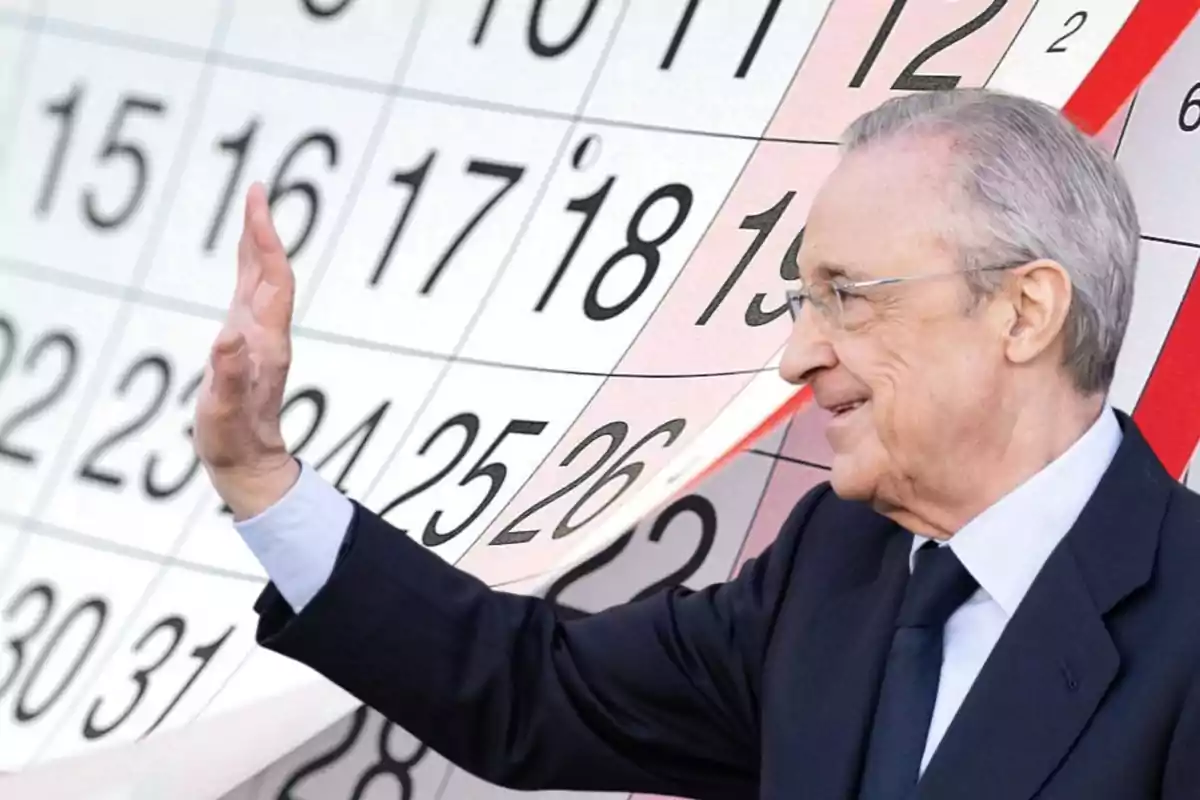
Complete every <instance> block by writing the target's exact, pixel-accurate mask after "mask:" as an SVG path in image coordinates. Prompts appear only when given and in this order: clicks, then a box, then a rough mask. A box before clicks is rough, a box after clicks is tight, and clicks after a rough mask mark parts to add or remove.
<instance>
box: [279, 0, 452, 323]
mask: <svg viewBox="0 0 1200 800" xmlns="http://www.w3.org/2000/svg"><path fill="white" fill-rule="evenodd" d="M429 3H430V0H421V5H420V7H419V8H418V9H417V14H416V17H415V18H414V21H413V26H412V29H411V30H410V31H409V32H408V38H407V40H406V41H405V42H404V50H403V52H402V53H401V54H400V58H399V59H397V60H396V67H395V69H394V70H393V72H392V84H393V85H397V86H399V85H402V84H403V82H404V76H405V75H406V74H407V72H408V68H409V66H410V65H411V64H412V59H413V56H414V55H415V54H416V52H417V44H418V43H419V42H420V40H421V30H422V28H423V26H424V23H425V18H426V16H427V15H428V12H429ZM396 96H397V95H396V94H395V93H392V92H388V93H387V94H386V95H384V98H383V101H382V102H381V103H380V105H379V110H378V111H377V112H376V116H375V123H374V125H373V126H372V127H371V133H370V134H369V135H368V136H367V144H366V146H365V147H364V148H363V152H362V157H361V158H360V159H359V162H358V169H357V170H356V171H355V173H354V175H353V177H351V179H350V188H349V189H348V190H347V192H346V198H345V199H344V200H343V201H342V208H341V213H340V214H339V215H338V217H337V219H335V220H334V222H333V227H332V229H331V231H330V234H329V241H328V242H326V244H325V249H324V250H323V251H322V252H321V255H320V257H319V258H318V259H317V263H316V264H315V265H314V266H313V271H312V278H311V279H310V281H309V288H308V291H307V293H306V294H305V296H304V297H301V298H299V299H298V301H297V302H296V304H295V307H294V310H293V313H292V319H293V322H294V323H296V324H299V323H302V322H303V320H304V317H305V315H306V314H307V313H308V310H309V308H310V306H311V305H312V303H313V301H314V299H315V298H316V296H317V293H318V292H319V291H320V289H321V283H322V281H323V280H324V279H325V276H326V274H327V273H328V270H329V265H330V264H331V263H332V262H333V256H334V254H335V253H336V252H337V247H338V244H340V243H341V239H342V234H343V233H345V231H346V225H347V224H348V223H349V222H350V217H351V216H352V214H353V211H354V208H355V206H356V204H357V203H358V197H359V194H361V193H362V187H363V185H364V184H365V183H366V180H367V174H368V173H369V172H370V168H371V161H372V160H373V159H374V158H375V153H376V151H377V150H378V149H379V144H380V142H381V141H382V140H383V132H384V131H385V130H387V125H388V120H389V118H390V117H391V114H392V106H393V105H394V104H395V101H396Z"/></svg>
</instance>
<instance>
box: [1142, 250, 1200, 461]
mask: <svg viewBox="0 0 1200 800" xmlns="http://www.w3.org/2000/svg"><path fill="white" fill-rule="evenodd" d="M1197 353H1200V279H1198V278H1197V273H1193V275H1192V280H1191V283H1190V284H1189V285H1188V289H1187V293H1186V294H1185V295H1184V297H1183V302H1182V303H1181V304H1180V306H1179V313H1178V314H1176V316H1175V322H1174V324H1173V325H1172V326H1171V331H1170V333H1169V334H1167V340H1166V342H1165V343H1164V344H1163V347H1162V351H1161V352H1160V353H1159V356H1158V360H1157V361H1156V362H1155V364H1154V369H1153V371H1152V372H1151V373H1150V380H1148V381H1147V382H1146V388H1145V390H1143V392H1142V396H1141V399H1139V400H1138V404H1137V406H1136V408H1135V409H1134V412H1133V419H1134V421H1135V422H1136V423H1137V424H1138V427H1139V428H1140V429H1141V431H1142V434H1143V435H1144V436H1145V437H1146V440H1147V441H1149V442H1150V446H1151V447H1153V448H1154V451H1155V452H1156V453H1157V454H1158V457H1159V460H1161V461H1162V462H1163V466H1165V467H1166V468H1167V470H1168V471H1169V472H1170V473H1171V474H1172V475H1174V476H1175V477H1177V478H1178V477H1182V476H1183V471H1184V469H1185V468H1186V467H1187V464H1188V461H1189V460H1190V459H1191V457H1192V453H1193V452H1194V451H1195V449H1196V442H1197V440H1198V439H1200V403H1197V402H1196V398H1197V397H1198V396H1200V370H1198V369H1197V368H1196V354H1197Z"/></svg>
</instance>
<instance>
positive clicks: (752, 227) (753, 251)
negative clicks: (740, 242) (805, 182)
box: [695, 192, 796, 325]
mask: <svg viewBox="0 0 1200 800" xmlns="http://www.w3.org/2000/svg"><path fill="white" fill-rule="evenodd" d="M795 196H796V193H795V192H787V193H786V194H784V195H783V196H782V197H780V198H779V200H778V201H777V202H776V203H775V205H773V206H771V207H770V208H768V209H767V210H766V211H760V212H759V213H757V214H747V215H746V216H745V217H743V218H742V222H741V224H740V225H738V229H739V230H743V231H757V233H756V234H755V236H754V239H753V240H752V241H751V242H750V245H749V246H748V247H747V248H746V252H744V253H742V257H741V258H740V259H738V263H737V264H735V265H734V267H733V270H732V271H731V272H730V273H729V277H728V278H726V279H725V282H724V283H722V284H721V288H720V289H718V290H717V293H716V294H715V295H713V299H712V300H710V301H709V303H708V305H707V306H705V308H704V310H703V311H701V312H700V316H699V317H697V318H696V322H695V324H696V325H706V324H708V321H709V320H710V319H712V316H713V314H715V313H716V311H717V309H718V308H720V307H721V303H723V302H725V298H726V297H727V296H728V295H729V292H730V291H731V290H732V289H733V287H734V284H736V283H737V282H738V280H739V279H740V278H741V277H742V273H744V272H745V271H746V268H747V267H748V266H750V262H751V261H753V260H754V257H755V256H756V255H758V251H759V249H760V248H761V247H762V246H763V243H764V242H766V241H767V239H768V238H769V237H770V236H771V232H772V231H773V230H775V225H776V224H778V222H779V218H780V217H782V216H783V212H785V211H787V207H788V206H789V205H790V204H791V202H792V198H793V197H795Z"/></svg>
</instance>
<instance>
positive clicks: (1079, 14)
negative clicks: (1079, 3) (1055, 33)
mask: <svg viewBox="0 0 1200 800" xmlns="http://www.w3.org/2000/svg"><path fill="white" fill-rule="evenodd" d="M1087 18H1088V15H1087V12H1086V11H1076V12H1075V13H1074V14H1072V15H1071V16H1069V17H1067V21H1066V22H1065V23H1063V27H1064V28H1066V33H1064V34H1063V35H1062V36H1060V37H1058V38H1057V39H1055V40H1054V41H1053V42H1052V43H1051V44H1050V46H1049V47H1047V48H1046V52H1047V53H1065V52H1067V48H1065V47H1063V42H1065V41H1066V40H1067V39H1070V38H1071V37H1072V36H1074V35H1075V34H1077V33H1079V29H1080V28H1082V27H1083V23H1085V22H1087ZM1072 24H1074V26H1075V27H1071V25H1072Z"/></svg>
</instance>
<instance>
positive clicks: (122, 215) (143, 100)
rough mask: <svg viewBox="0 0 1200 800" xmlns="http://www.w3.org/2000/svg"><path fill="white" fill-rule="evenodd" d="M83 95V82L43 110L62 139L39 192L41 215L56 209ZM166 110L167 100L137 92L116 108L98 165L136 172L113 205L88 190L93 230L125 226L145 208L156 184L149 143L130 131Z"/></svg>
mask: <svg viewBox="0 0 1200 800" xmlns="http://www.w3.org/2000/svg"><path fill="white" fill-rule="evenodd" d="M83 97H84V87H83V84H82V83H80V82H76V83H75V84H73V85H72V86H71V89H70V91H69V92H68V93H67V94H66V96H64V97H63V98H62V99H60V100H52V101H50V102H48V103H46V104H45V105H44V106H43V110H44V111H45V113H46V114H47V116H50V117H54V118H56V119H57V120H58V135H57V136H56V137H55V140H54V146H53V148H52V149H51V153H50V160H49V162H48V163H47V165H46V172H45V174H44V176H43V177H42V186H41V190H40V191H39V192H38V199H37V203H36V205H35V209H36V211H37V213H38V215H39V216H46V215H47V214H49V213H50V211H51V209H52V207H53V205H54V200H55V197H56V195H57V193H58V186H59V182H60V179H61V177H62V170H63V164H64V163H65V161H66V157H67V153H68V152H69V151H70V148H71V146H72V143H73V140H74V136H75V125H76V122H77V118H78V112H79V107H80V102H81V101H82V100H83ZM166 111H167V106H166V104H165V103H164V102H163V101H162V100H160V99H158V98H155V97H145V96H139V95H136V94H127V95H125V96H123V97H122V98H121V100H120V102H119V103H118V104H117V107H116V108H115V109H113V113H112V116H110V117H109V120H108V125H107V126H106V127H105V130H104V136H103V138H102V139H101V142H100V146H99V148H98V149H97V151H96V154H95V162H96V164H97V165H98V166H99V167H102V168H105V169H110V168H111V169H123V170H125V171H127V172H128V173H129V174H130V179H129V189H128V190H127V191H126V193H125V195H124V197H123V199H121V200H119V201H117V202H115V203H111V202H109V201H104V200H102V198H101V197H100V195H99V192H98V190H97V189H96V188H95V187H92V186H88V187H85V188H84V190H83V192H82V195H81V196H80V201H81V210H82V212H83V216H84V219H86V220H87V221H88V222H90V223H91V224H92V226H93V227H95V228H97V229H98V230H101V231H104V230H112V229H115V228H119V227H121V226H122V225H124V224H125V223H127V222H128V221H129V220H130V219H132V218H133V215H134V214H135V213H136V212H137V211H138V209H140V208H141V206H142V201H143V200H144V199H145V196H146V192H147V190H148V189H149V186H150V178H151V175H150V156H149V154H148V153H147V152H146V149H145V145H143V144H142V143H141V142H140V141H139V139H138V137H136V136H134V135H132V134H131V133H129V132H128V130H127V128H128V127H129V126H131V125H136V124H137V118H138V117H142V118H146V117H163V116H165V114H166ZM106 205H113V206H114V209H113V210H111V211H106V210H105V206H106Z"/></svg>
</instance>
